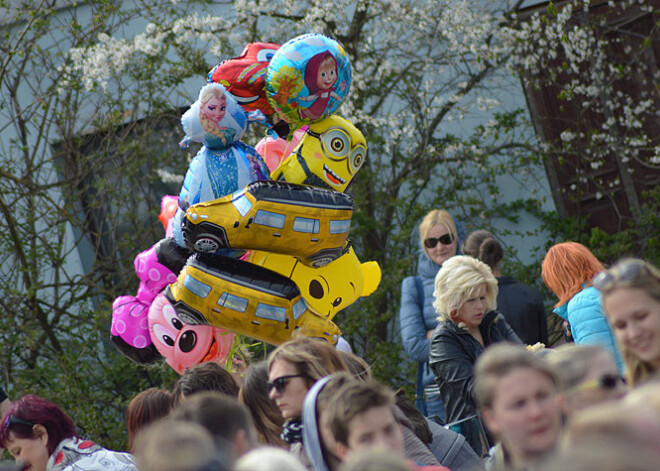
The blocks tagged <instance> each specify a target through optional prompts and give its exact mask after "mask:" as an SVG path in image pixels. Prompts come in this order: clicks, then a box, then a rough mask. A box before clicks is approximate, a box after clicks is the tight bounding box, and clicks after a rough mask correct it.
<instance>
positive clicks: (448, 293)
mask: <svg viewBox="0 0 660 471" xmlns="http://www.w3.org/2000/svg"><path fill="white" fill-rule="evenodd" d="M433 296H434V297H435V301H433V307H435V311H436V312H437V313H438V319H439V320H450V321H452V322H454V323H455V324H459V325H465V326H466V327H467V328H468V329H469V328H471V327H473V326H475V325H477V326H478V325H479V324H480V323H481V321H482V319H483V317H484V315H485V314H486V313H487V312H489V311H492V310H493V309H495V307H496V306H497V280H496V279H495V277H494V276H493V272H492V271H491V270H490V268H489V267H488V265H486V264H485V263H483V262H480V261H479V260H477V259H476V258H472V257H468V256H467V255H457V256H456V257H452V258H450V259H449V260H447V261H446V262H445V263H444V264H443V265H442V268H440V270H439V271H438V274H437V275H436V277H435V292H434V293H433Z"/></svg>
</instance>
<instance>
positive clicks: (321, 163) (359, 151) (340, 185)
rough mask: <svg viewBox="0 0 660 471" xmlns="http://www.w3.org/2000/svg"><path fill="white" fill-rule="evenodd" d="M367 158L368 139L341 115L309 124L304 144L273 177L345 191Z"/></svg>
mask: <svg viewBox="0 0 660 471" xmlns="http://www.w3.org/2000/svg"><path fill="white" fill-rule="evenodd" d="M366 158H367V141H366V140H365V138H364V135H363V134H362V133H361V132H360V130H359V129H358V128H356V127H355V126H353V124H351V123H350V122H349V121H347V120H345V119H344V118H340V117H339V116H334V115H333V116H330V117H328V118H326V119H324V120H322V121H319V122H317V123H313V124H311V125H310V126H309V128H308V129H307V131H306V132H305V135H304V136H303V138H302V140H301V141H300V144H298V147H296V148H295V149H294V151H293V154H291V155H290V156H289V157H287V159H286V160H285V161H284V162H282V163H281V164H280V166H279V167H277V169H276V170H275V171H274V172H273V173H272V174H271V177H272V178H273V180H285V181H287V182H290V183H299V184H302V185H313V186H319V187H322V188H327V189H330V190H335V191H341V192H344V191H346V189H347V188H348V186H349V185H350V184H351V182H352V181H353V179H354V178H355V175H356V174H357V172H358V170H360V168H361V167H362V165H363V164H364V160H365V159H366Z"/></svg>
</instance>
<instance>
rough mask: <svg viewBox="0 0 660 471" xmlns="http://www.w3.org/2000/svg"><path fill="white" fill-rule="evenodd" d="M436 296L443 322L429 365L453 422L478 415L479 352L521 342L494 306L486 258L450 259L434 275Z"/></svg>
mask: <svg viewBox="0 0 660 471" xmlns="http://www.w3.org/2000/svg"><path fill="white" fill-rule="evenodd" d="M434 296H435V302H434V303H433V306H434V307H435V310H436V312H437V313H438V321H439V322H438V326H437V327H436V329H435V331H434V333H433V338H432V339H431V351H430V357H429V364H430V366H431V370H432V371H433V373H434V375H435V381H436V383H438V387H439V388H440V396H441V397H442V401H443V402H444V403H445V410H446V414H447V423H449V424H451V423H453V422H458V421H461V420H463V419H468V418H470V417H473V416H475V415H476V414H477V405H476V403H475V400H474V397H473V391H472V389H473V382H474V363H475V362H476V360H477V358H478V357H479V355H481V354H482V353H483V352H484V350H485V349H486V347H488V346H489V345H491V344H493V343H496V342H504V341H508V342H512V343H517V344H520V343H522V342H521V340H520V339H519V338H518V336H517V335H516V334H515V332H514V331H513V329H511V327H510V326H509V324H507V322H506V321H505V320H504V317H503V316H502V314H500V313H499V312H497V311H495V308H496V299H497V280H496V279H495V277H494V276H493V273H492V272H491V270H490V268H489V267H488V265H486V264H485V263H483V262H481V261H479V260H477V259H475V258H472V257H468V256H464V255H459V256H456V257H452V258H450V259H449V260H447V261H446V262H445V263H444V264H443V265H442V268H441V269H440V271H439V272H438V275H437V276H436V278H435V293H434ZM467 438H468V441H470V437H469V436H468V437H467ZM471 445H473V447H475V448H477V445H476V444H475V443H474V442H471ZM477 451H480V450H477Z"/></svg>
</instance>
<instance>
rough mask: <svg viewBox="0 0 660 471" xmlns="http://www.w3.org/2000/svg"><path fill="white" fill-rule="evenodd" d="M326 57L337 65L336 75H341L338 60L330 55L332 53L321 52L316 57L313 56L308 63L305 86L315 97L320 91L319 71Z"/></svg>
mask: <svg viewBox="0 0 660 471" xmlns="http://www.w3.org/2000/svg"><path fill="white" fill-rule="evenodd" d="M326 57H330V58H331V59H332V62H333V63H334V64H335V75H337V76H338V75H339V71H338V70H337V60H336V59H335V57H334V56H333V55H332V54H330V52H328V51H325V52H319V53H318V54H316V55H315V56H312V58H311V59H310V60H308V61H307V66H305V85H306V86H307V90H309V94H310V95H314V94H315V93H317V92H318V91H319V86H318V77H319V69H320V68H321V64H322V63H323V61H324V60H325V58H326Z"/></svg>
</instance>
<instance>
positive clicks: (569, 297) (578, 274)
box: [541, 242, 623, 372]
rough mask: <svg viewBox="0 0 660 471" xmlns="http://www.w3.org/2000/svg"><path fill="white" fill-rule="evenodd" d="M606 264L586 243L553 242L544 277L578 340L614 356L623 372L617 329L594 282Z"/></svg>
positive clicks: (546, 257) (557, 311)
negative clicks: (607, 314)
mask: <svg viewBox="0 0 660 471" xmlns="http://www.w3.org/2000/svg"><path fill="white" fill-rule="evenodd" d="M601 270H603V264H602V263H600V262H599V261H598V259H597V258H596V257H595V256H594V254H592V253H591V251H590V250H589V249H588V248H586V247H585V246H584V245H582V244H579V243H577V242H562V243H560V244H556V245H553V246H552V247H550V250H548V253H547V254H546V255H545V258H544V259H543V264H542V265H541V276H542V277H543V281H544V282H545V284H546V285H547V286H548V288H550V290H551V291H552V292H553V293H555V295H556V296H557V297H558V298H559V301H558V302H557V304H555V310H554V312H555V314H557V315H558V316H559V317H561V318H562V319H564V320H566V321H568V324H569V326H570V332H571V336H572V337H573V340H574V341H575V343H576V344H596V345H601V346H602V347H604V348H605V349H607V350H608V351H609V352H610V353H611V354H612V356H613V357H614V359H615V361H616V364H617V366H618V368H619V371H620V372H623V361H622V359H621V354H620V353H619V349H618V347H617V345H616V340H615V338H614V333H613V332H612V329H611V328H610V325H609V324H608V322H607V319H606V318H605V316H604V315H603V308H602V304H601V300H600V293H598V290H596V288H594V287H593V286H591V280H592V278H593V277H594V276H595V275H596V274H598V273H599V272H600V271H601Z"/></svg>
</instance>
